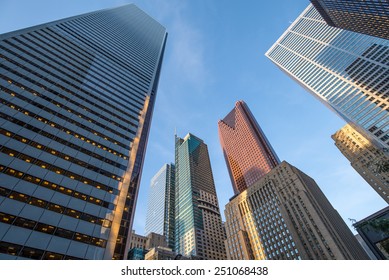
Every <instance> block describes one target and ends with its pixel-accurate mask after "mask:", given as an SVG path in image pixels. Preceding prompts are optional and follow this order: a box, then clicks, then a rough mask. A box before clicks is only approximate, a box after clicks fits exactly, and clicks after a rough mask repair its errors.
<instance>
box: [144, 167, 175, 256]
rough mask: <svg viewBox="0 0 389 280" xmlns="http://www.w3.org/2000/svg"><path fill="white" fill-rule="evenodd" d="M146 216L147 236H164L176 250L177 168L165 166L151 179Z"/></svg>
mask: <svg viewBox="0 0 389 280" xmlns="http://www.w3.org/2000/svg"><path fill="white" fill-rule="evenodd" d="M148 199H149V200H148V206H147V216H146V235H148V234H149V233H152V232H154V233H157V234H160V235H164V236H165V237H166V241H167V242H168V245H169V247H170V248H172V249H174V224H175V223H174V221H175V214H174V209H175V167H174V165H173V164H165V165H164V166H163V167H162V168H161V169H160V170H159V171H158V172H157V174H155V176H154V177H153V178H152V179H151V185H150V191H149V197H148Z"/></svg>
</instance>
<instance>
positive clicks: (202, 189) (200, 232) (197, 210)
mask: <svg viewBox="0 0 389 280" xmlns="http://www.w3.org/2000/svg"><path fill="white" fill-rule="evenodd" d="M175 166H176V209H175V215H176V225H175V250H174V251H175V252H176V253H177V254H181V255H183V256H188V257H191V256H195V257H197V258H199V259H215V260H222V259H226V250H225V247H224V240H225V235H224V234H223V233H224V231H223V228H222V221H221V216H220V210H219V204H218V199H217V195H216V189H215V183H214V180H213V175H212V169H211V163H210V160H209V155H208V147H207V145H206V144H205V143H204V142H203V140H201V139H200V138H198V137H196V136H194V135H193V134H187V135H186V136H185V137H184V138H180V137H177V136H176V139H175Z"/></svg>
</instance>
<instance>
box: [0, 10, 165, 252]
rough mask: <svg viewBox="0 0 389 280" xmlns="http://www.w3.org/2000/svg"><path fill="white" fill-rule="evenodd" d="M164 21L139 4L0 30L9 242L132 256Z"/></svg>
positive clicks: (2, 200)
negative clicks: (137, 202) (131, 246)
mask: <svg viewBox="0 0 389 280" xmlns="http://www.w3.org/2000/svg"><path fill="white" fill-rule="evenodd" d="M166 38H167V33H166V30H165V28H164V27H163V26H161V25H160V24H159V23H158V22H156V21H155V20H154V19H152V18H151V17H150V16H148V15H147V14H145V13H144V12H143V11H142V10H140V9H139V8H137V7H136V6H135V5H126V6H122V7H118V8H113V9H105V10H101V11H96V12H91V13H87V14H84V15H79V16H74V17H70V18H67V19H62V20H58V21H54V22H51V23H46V24H42V25H38V26H35V27H30V28H26V29H22V30H18V31H14V32H10V33H6V34H2V35H0V62H1V63H0V91H1V113H0V122H1V135H0V151H1V153H0V157H1V165H0V182H1V183H0V184H1V186H0V213H1V215H2V219H1V221H0V244H1V248H2V251H1V252H0V253H1V254H2V256H1V258H6V259H7V258H9V259H23V258H31V259H123V258H125V257H126V255H127V251H128V244H129V235H130V234H131V229H132V222H133V217H134V211H135V206H136V199H137V195H138V187H139V183H140V178H141V173H142V166H143V159H144V154H145V149H146V144H147V138H148V133H149V128H150V122H151V118H152V112H153V107H154V102H155V97H156V93H157V86H158V79H159V74H160V71H161V64H162V57H163V53H164V47H165V42H166Z"/></svg>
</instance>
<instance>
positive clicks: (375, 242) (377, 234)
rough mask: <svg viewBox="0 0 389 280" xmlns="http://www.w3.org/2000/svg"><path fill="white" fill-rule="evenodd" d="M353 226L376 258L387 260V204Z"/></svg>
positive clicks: (388, 211) (388, 212)
mask: <svg viewBox="0 0 389 280" xmlns="http://www.w3.org/2000/svg"><path fill="white" fill-rule="evenodd" d="M353 226H354V227H355V229H356V230H357V231H358V233H359V235H360V236H361V237H362V239H363V240H364V241H365V242H366V244H367V246H369V248H370V250H371V251H372V252H373V254H374V255H375V257H376V258H377V259H378V260H389V206H388V207H385V208H384V209H382V210H380V211H378V212H376V213H374V214H372V215H370V216H369V217H367V218H365V219H363V220H361V221H359V222H357V223H355V224H354V225H353Z"/></svg>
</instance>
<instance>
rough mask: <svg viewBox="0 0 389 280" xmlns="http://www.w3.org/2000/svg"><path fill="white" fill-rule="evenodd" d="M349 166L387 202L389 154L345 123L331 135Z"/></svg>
mask: <svg viewBox="0 0 389 280" xmlns="http://www.w3.org/2000/svg"><path fill="white" fill-rule="evenodd" d="M331 137H332V139H334V141H335V145H336V147H337V148H338V149H339V150H340V151H341V152H342V154H343V155H344V156H345V157H346V158H347V159H348V160H349V161H350V163H351V166H352V167H353V168H354V169H355V170H356V171H357V172H358V173H359V175H361V176H362V177H363V179H365V180H366V182H367V183H369V185H370V186H371V187H372V188H373V189H374V190H375V191H376V192H377V193H378V194H379V195H380V196H381V197H382V198H383V199H384V200H385V201H386V202H387V203H389V156H388V153H387V151H386V150H387V148H386V149H385V150H383V149H379V148H377V147H376V146H374V145H373V144H372V143H371V142H370V141H369V139H367V138H366V137H364V136H363V135H362V134H360V133H358V131H356V130H355V129H354V128H353V127H352V126H350V125H345V126H344V127H342V128H341V129H340V130H338V131H337V132H336V133H335V134H334V135H332V136H331Z"/></svg>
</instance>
